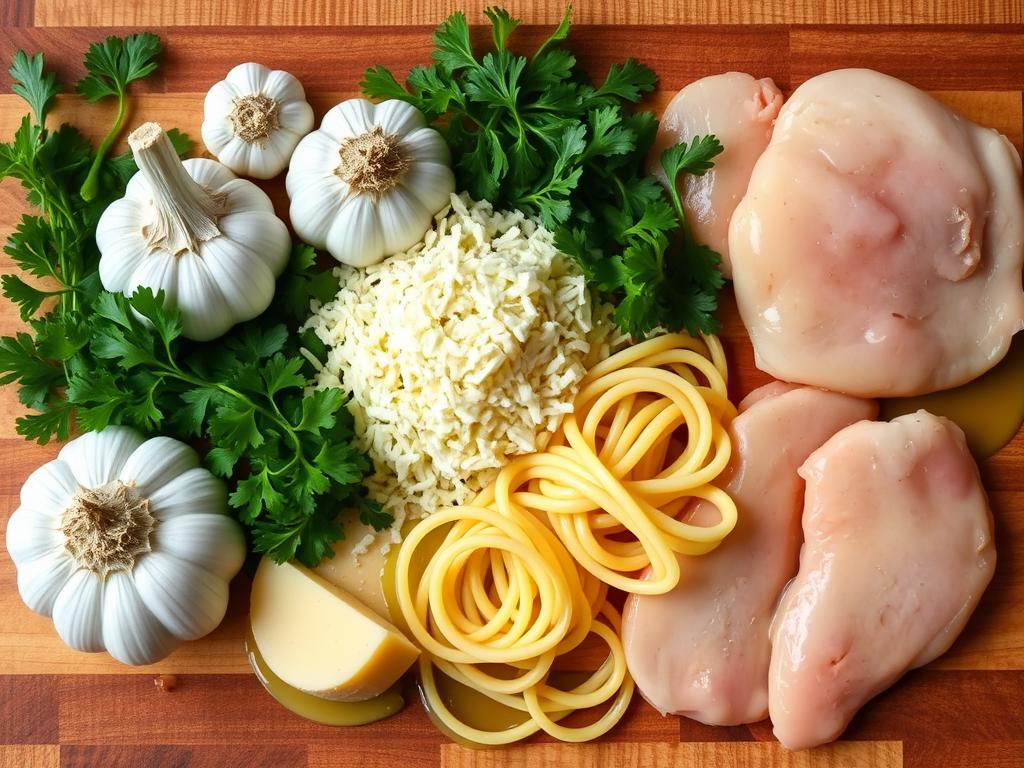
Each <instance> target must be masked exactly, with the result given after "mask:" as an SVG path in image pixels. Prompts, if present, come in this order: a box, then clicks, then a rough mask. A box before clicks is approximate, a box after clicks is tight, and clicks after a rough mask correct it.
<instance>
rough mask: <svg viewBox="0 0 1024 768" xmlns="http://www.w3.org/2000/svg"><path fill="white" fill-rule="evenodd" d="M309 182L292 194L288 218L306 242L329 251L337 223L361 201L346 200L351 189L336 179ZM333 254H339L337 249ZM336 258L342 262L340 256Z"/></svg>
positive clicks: (311, 180) (333, 177)
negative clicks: (346, 209) (347, 210)
mask: <svg viewBox="0 0 1024 768" xmlns="http://www.w3.org/2000/svg"><path fill="white" fill-rule="evenodd" d="M311 135H312V134H311ZM289 178H290V176H289ZM306 182H307V183H306V185H305V186H304V187H303V189H302V191H301V192H296V193H294V194H292V195H291V198H292V202H291V206H290V207H289V209H288V215H289V217H290V218H291V222H292V227H293V228H294V229H295V232H296V234H297V235H298V236H299V237H300V238H302V240H304V241H305V242H307V243H309V244H310V245H312V246H313V247H315V248H327V247H328V246H327V241H328V239H330V237H329V233H330V231H331V227H332V224H333V222H334V221H335V220H336V219H337V217H338V216H339V215H340V214H341V210H342V209H343V208H345V207H347V206H348V205H350V204H351V203H352V201H353V200H355V199H357V198H355V197H350V198H347V199H346V192H345V190H347V186H346V185H345V184H343V183H342V182H341V180H340V179H338V178H337V177H336V176H330V177H323V178H320V179H310V178H309V177H306ZM331 253H332V254H334V253H335V252H334V250H333V249H331ZM335 258H337V259H339V260H340V257H339V256H337V254H335Z"/></svg>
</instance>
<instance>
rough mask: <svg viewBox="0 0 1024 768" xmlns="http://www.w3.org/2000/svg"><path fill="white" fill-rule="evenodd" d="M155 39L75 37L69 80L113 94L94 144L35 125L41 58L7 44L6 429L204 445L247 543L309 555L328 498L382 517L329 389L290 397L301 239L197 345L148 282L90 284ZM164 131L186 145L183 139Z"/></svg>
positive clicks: (312, 344)
mask: <svg viewBox="0 0 1024 768" xmlns="http://www.w3.org/2000/svg"><path fill="white" fill-rule="evenodd" d="M159 50H160V44H159V39H158V38H156V37H155V36H154V35H148V34H143V35H131V36H129V37H128V38H125V39H120V38H107V40H106V41H104V42H103V43H97V44H95V45H93V46H92V47H90V49H89V53H88V54H87V55H86V57H85V66H86V70H87V72H88V74H87V76H86V78H85V79H84V80H83V81H82V82H81V83H79V86H78V90H79V92H80V93H82V94H83V95H85V96H87V98H89V99H90V100H95V99H96V98H101V97H103V96H114V97H116V98H117V99H118V101H119V110H118V117H117V119H116V120H115V124H114V126H112V128H111V131H110V133H109V134H108V136H107V138H106V139H104V141H103V143H102V144H101V145H100V148H99V150H97V151H94V150H93V148H92V146H91V145H90V143H89V142H88V141H87V140H86V139H85V138H84V137H83V136H82V135H81V134H80V133H79V132H78V131H77V130H76V129H75V128H74V127H73V126H71V125H69V124H66V123H65V124H64V125H61V126H60V127H59V128H58V129H56V130H50V129H48V128H46V126H45V122H46V116H47V113H48V112H49V110H50V107H51V106H52V104H53V100H54V97H55V96H56V94H57V92H58V90H59V86H58V84H57V82H56V78H55V77H54V75H53V74H52V73H46V72H45V71H44V61H43V57H42V55H41V54H39V55H36V56H32V57H29V56H26V55H25V54H24V53H23V52H21V51H19V52H18V53H17V54H16V55H15V58H14V64H13V66H12V67H11V75H12V77H13V78H14V81H15V84H14V91H15V93H17V94H19V95H21V96H22V97H23V98H24V99H25V100H26V101H27V102H28V104H29V106H30V107H31V110H32V111H31V114H29V115H26V116H25V118H24V119H23V120H22V122H21V125H20V127H19V129H18V131H17V133H16V134H15V136H14V139H13V140H12V141H11V142H9V143H7V144H0V178H5V177H13V178H16V179H18V180H19V181H21V183H22V184H23V185H24V186H25V188H26V189H27V190H28V200H29V202H30V203H31V204H32V205H33V206H35V207H36V208H38V209H39V213H38V214H32V215H26V216H24V217H23V218H22V220H21V222H20V224H19V225H18V227H17V229H16V231H15V232H14V234H13V235H12V236H11V238H10V239H9V241H8V243H7V246H6V248H5V251H6V253H8V254H9V255H10V256H11V258H12V259H13V260H14V262H15V263H16V264H17V266H18V267H20V268H21V269H22V270H23V271H25V272H26V273H28V275H29V276H31V277H34V278H37V279H38V281H39V282H38V283H37V284H35V285H29V284H28V283H27V282H25V281H24V280H22V279H21V278H20V277H17V276H14V275H4V276H3V278H2V289H3V293H4V295H5V296H7V298H9V299H11V300H12V301H14V302H15V303H16V304H17V305H18V307H19V310H20V313H21V317H22V319H23V320H24V321H25V322H26V323H27V330H26V331H24V332H21V333H18V334H16V335H14V336H8V337H4V338H0V384H11V383H17V384H18V385H19V389H18V397H19V399H20V400H21V402H22V403H24V404H25V405H26V406H28V407H29V408H31V409H32V410H33V411H35V413H31V414H28V415H26V416H23V417H21V418H19V419H18V421H17V430H18V432H19V433H20V434H22V435H24V436H25V437H26V438H28V439H31V440H36V441H38V442H40V443H46V442H48V441H49V440H51V439H53V438H56V439H58V440H66V439H67V438H68V437H70V436H71V435H72V433H73V431H74V430H75V429H82V430H99V429H103V428H104V427H106V426H107V425H109V424H125V425H129V426H133V427H136V428H138V429H140V430H142V431H144V432H148V433H156V432H159V433H162V434H166V435H170V436H172V437H176V438H178V439H181V440H193V441H194V440H196V439H197V438H199V439H201V440H203V441H205V442H206V443H207V444H208V446H209V450H208V452H207V453H206V459H205V461H206V465H207V467H208V468H209V469H210V470H211V471H213V472H214V473H215V474H218V475H220V476H222V477H225V478H232V477H233V478H235V479H237V484H236V486H235V488H234V490H233V492H232V493H231V495H230V503H231V505H232V506H233V507H235V508H236V510H237V513H238V516H239V519H240V520H241V521H242V522H243V523H244V524H245V525H246V526H248V527H249V528H250V532H251V537H252V544H253V548H254V549H255V550H256V551H258V552H266V553H268V554H269V555H270V556H272V557H273V558H274V559H276V560H278V561H284V560H287V559H290V558H293V557H297V558H298V559H299V560H301V561H302V562H303V563H305V564H307V565H315V564H316V563H318V562H319V561H320V560H321V559H322V558H323V557H325V556H327V555H329V554H330V553H331V544H332V542H334V541H336V540H338V539H339V538H341V536H342V531H341V529H340V528H339V527H338V525H337V524H336V518H337V515H338V512H339V511H340V510H343V509H352V510H357V511H358V513H359V515H360V517H361V519H362V520H363V521H364V522H366V523H368V524H372V525H375V526H376V527H383V526H385V525H387V524H389V523H390V517H389V516H387V515H384V514H382V513H381V511H380V508H379V506H378V505H376V504H374V503H372V502H370V501H368V500H367V499H366V497H365V491H364V490H363V488H362V485H361V481H362V478H363V476H364V474H365V473H366V472H367V471H368V470H369V461H368V459H367V458H366V457H365V456H364V455H363V454H362V453H361V452H359V451H358V450H356V449H355V448H354V447H353V446H352V443H351V438H352V436H353V435H352V419H351V415H350V414H349V413H348V410H347V409H346V408H345V407H344V402H343V400H344V396H343V393H342V392H341V391H340V390H336V389H327V390H321V391H315V392H312V393H311V394H309V395H306V394H305V392H306V389H307V386H308V381H309V376H310V375H311V373H312V371H311V365H310V363H309V362H308V360H307V357H306V355H310V354H320V355H322V354H323V353H324V349H323V346H322V345H320V344H319V342H318V340H317V339H316V338H315V336H314V335H313V334H312V333H307V334H305V335H299V334H298V333H296V332H293V331H290V330H289V329H294V328H295V327H296V326H298V325H299V324H300V323H301V322H302V321H303V320H304V319H305V316H306V314H307V313H308V311H309V307H310V300H311V299H316V300H320V301H326V300H328V299H330V298H331V297H333V295H334V293H335V291H336V289H337V281H336V280H335V279H334V277H333V276H332V275H331V274H330V273H329V272H326V273H325V272H318V271H316V269H315V263H314V262H315V252H314V250H313V249H312V248H310V247H308V246H299V247H296V248H295V249H294V251H293V254H292V258H291V261H290V264H289V266H288V268H287V270H286V272H285V274H284V275H283V276H282V277H281V278H280V279H279V281H278V285H277V291H276V294H275V298H274V302H273V303H272V305H271V307H270V308H269V309H268V310H267V312H265V313H264V314H263V315H261V316H260V317H259V318H257V319H255V320H252V321H249V322H247V323H243V324H241V325H239V326H236V327H235V328H234V329H233V330H232V331H231V332H229V333H228V334H227V335H226V336H224V337H222V338H220V339H217V340H215V341H213V342H207V343H198V342H191V341H188V340H186V339H183V338H182V337H181V321H180V317H179V314H178V312H177V311H176V310H175V309H174V308H172V307H167V306H164V304H165V302H164V297H163V295H162V294H156V295H154V293H153V292H152V291H151V290H149V289H145V288H143V289H140V290H138V291H137V292H136V293H135V294H134V295H133V296H132V297H130V298H129V297H125V296H122V295H120V294H112V293H109V292H107V291H104V290H102V286H101V284H100V280H99V274H98V266H99V252H98V250H97V248H96V243H95V232H96V225H97V223H98V221H99V218H100V215H101V214H102V212H103V210H104V209H105V208H106V206H107V205H108V204H109V203H110V202H112V201H113V200H115V199H117V198H119V197H121V196H122V195H123V194H124V190H125V185H126V184H127V181H128V179H129V178H130V177H131V176H132V174H133V173H134V172H135V170H136V166H135V162H134V160H133V158H132V156H131V155H130V154H123V155H119V156H117V157H114V158H110V159H107V160H104V155H105V154H106V153H107V151H108V150H109V149H110V147H111V146H112V145H113V143H114V141H116V138H117V136H118V135H119V134H120V131H121V128H122V123H123V113H124V111H125V106H124V105H125V98H126V94H127V89H128V85H129V83H131V82H132V81H133V80H136V79H138V78H139V77H144V76H146V75H148V74H149V73H151V72H152V71H153V70H154V69H155V67H156V63H155V57H156V55H157V54H158V53H159ZM168 135H169V136H170V137H171V139H172V141H174V143H175V146H176V147H177V148H178V150H179V152H184V151H187V149H188V146H189V142H188V140H187V137H185V136H184V135H183V134H180V133H177V132H173V131H169V132H168Z"/></svg>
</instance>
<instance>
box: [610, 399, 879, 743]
mask: <svg viewBox="0 0 1024 768" xmlns="http://www.w3.org/2000/svg"><path fill="white" fill-rule="evenodd" d="M740 408H741V412H740V414H739V416H737V417H736V419H735V420H734V421H733V423H732V425H731V427H730V434H731V436H732V439H733V460H732V462H731V464H730V467H729V468H728V469H727V470H726V472H727V475H726V477H727V479H728V480H727V485H726V486H725V488H726V490H727V491H728V492H729V494H730V495H731V496H732V497H733V499H734V500H735V501H736V506H737V509H738V512H739V520H738V522H737V524H736V528H735V529H734V530H733V532H732V533H731V534H729V537H728V538H727V539H726V540H725V541H724V542H723V543H722V544H721V546H719V547H718V549H716V550H715V551H714V552H711V553H710V554H707V555H703V556H701V557H698V558H685V557H683V558H681V560H682V566H683V577H682V580H681V581H680V582H679V585H678V586H677V587H676V588H675V589H674V590H672V591H671V592H669V593H668V594H665V595H656V596H648V595H645V596H639V595H632V596H630V598H629V599H628V601H627V603H626V609H625V615H624V618H623V638H624V644H625V650H626V663H627V665H628V666H629V670H630V673H631V674H632V675H633V678H634V680H635V681H636V683H637V686H638V688H639V689H640V691H641V692H642V694H643V695H644V697H645V698H646V699H647V700H648V701H649V702H650V703H651V704H652V705H653V706H654V707H655V708H657V709H658V710H660V711H661V712H662V713H665V712H673V713H676V714H681V715H686V716H687V717H690V718H693V719H695V720H699V721H701V722H703V723H708V724H711V725H736V724H739V723H750V722H756V721H758V720H763V719H764V718H765V717H766V716H767V714H768V658H769V653H770V646H769V642H768V627H769V624H770V622H771V617H772V613H773V611H774V609H775V605H776V603H777V602H778V598H779V594H780V593H781V592H782V588H783V586H784V585H785V584H786V582H787V581H788V580H789V579H790V578H792V577H793V575H794V574H795V573H796V569H797V559H798V553H799V551H800V511H801V503H802V498H803V481H802V480H801V479H800V477H799V476H798V475H797V468H798V467H799V466H800V465H801V464H802V463H803V461H804V460H805V459H806V458H807V456H809V455H810V454H811V452H812V451H813V450H815V449H816V448H818V447H819V446H820V445H821V444H822V443H824V442H825V441H826V440H827V439H828V438H829V437H831V436H832V434H833V433H835V432H837V431H839V430H840V429H842V428H843V427H846V426H847V425H849V424H852V423H854V422H856V421H859V420H861V419H870V418H874V416H875V414H876V411H877V408H876V405H875V403H874V402H871V401H867V400H860V399H857V398H853V397H848V396H846V395H839V394H835V393H832V392H825V391H823V390H819V389H812V388H810V387H793V386H792V385H788V384H782V383H780V382H776V383H774V384H769V385H767V386H764V387H761V388H760V389H758V390H756V391H755V392H753V393H751V395H749V396H748V397H747V399H746V400H744V401H743V402H742V403H741V404H740ZM701 512H702V510H701V509H698V510H697V511H696V512H695V516H697V517H699V516H700V515H701ZM712 516H713V515H712Z"/></svg>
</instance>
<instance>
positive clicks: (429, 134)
mask: <svg viewBox="0 0 1024 768" xmlns="http://www.w3.org/2000/svg"><path fill="white" fill-rule="evenodd" d="M402 146H403V147H405V148H406V149H407V150H408V152H409V154H411V155H414V156H415V157H416V162H415V163H413V167H415V166H416V165H419V164H420V163H438V164H440V165H443V166H445V167H446V168H448V170H449V172H450V171H451V162H452V153H451V150H450V149H448V143H447V142H446V141H445V140H444V139H443V138H441V134H439V133H438V132H437V131H435V130H434V129H433V128H420V129H418V130H415V131H413V132H412V133H410V134H409V135H408V136H405V137H403V138H402ZM454 190H455V185H454V182H453V184H452V191H454Z"/></svg>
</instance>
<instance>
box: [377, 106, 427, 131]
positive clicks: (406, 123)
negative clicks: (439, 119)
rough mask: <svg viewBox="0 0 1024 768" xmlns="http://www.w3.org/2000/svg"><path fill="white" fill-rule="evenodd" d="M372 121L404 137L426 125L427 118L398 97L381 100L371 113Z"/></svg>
mask: <svg viewBox="0 0 1024 768" xmlns="http://www.w3.org/2000/svg"><path fill="white" fill-rule="evenodd" d="M373 122H374V124H375V125H379V126H380V127H381V128H383V129H384V132H385V133H393V134H397V135H399V136H402V137H403V140H404V137H405V136H406V134H409V133H411V132H412V131H415V130H417V129H419V128H426V127H427V119H426V118H425V117H424V116H423V113H422V112H420V111H419V110H418V109H416V107H414V106H412V105H411V104H407V103H406V102H404V101H399V100H398V99H391V100H389V101H382V102H381V103H380V104H378V105H377V109H376V111H375V112H374V114H373Z"/></svg>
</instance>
